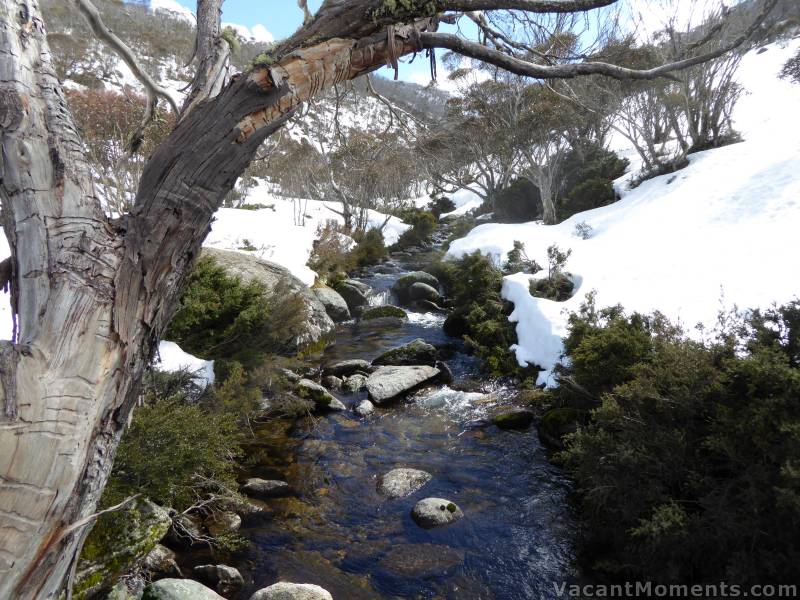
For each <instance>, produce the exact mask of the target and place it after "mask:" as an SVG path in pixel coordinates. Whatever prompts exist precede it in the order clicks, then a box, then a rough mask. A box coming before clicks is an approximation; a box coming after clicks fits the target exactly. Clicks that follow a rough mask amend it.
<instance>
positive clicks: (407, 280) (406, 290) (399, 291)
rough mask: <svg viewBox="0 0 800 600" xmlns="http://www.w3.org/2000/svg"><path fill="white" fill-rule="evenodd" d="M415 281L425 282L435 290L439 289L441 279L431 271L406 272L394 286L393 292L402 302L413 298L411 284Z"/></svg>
mask: <svg viewBox="0 0 800 600" xmlns="http://www.w3.org/2000/svg"><path fill="white" fill-rule="evenodd" d="M415 283H424V284H425V285H429V286H431V287H432V288H433V289H435V290H438V289H439V280H438V279H436V277H434V276H433V275H431V274H430V273H426V272H425V271H412V272H410V273H406V274H405V275H403V276H402V277H401V278H400V279H398V280H397V281H396V282H395V284H394V285H393V286H392V293H393V294H394V295H395V296H397V299H398V300H399V301H400V303H401V304H402V303H405V302H408V301H409V300H411V293H410V292H411V286H412V285H414V284H415Z"/></svg>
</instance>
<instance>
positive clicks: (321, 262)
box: [308, 220, 356, 285]
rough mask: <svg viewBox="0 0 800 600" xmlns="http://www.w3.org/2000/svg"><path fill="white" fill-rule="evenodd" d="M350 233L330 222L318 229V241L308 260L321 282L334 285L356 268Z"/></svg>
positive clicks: (336, 223)
mask: <svg viewBox="0 0 800 600" xmlns="http://www.w3.org/2000/svg"><path fill="white" fill-rule="evenodd" d="M351 245H352V241H351V238H350V231H349V230H347V229H345V228H344V227H343V226H341V225H339V223H338V222H336V221H333V220H329V221H326V222H325V224H324V225H323V224H320V225H319V226H318V227H317V239H316V240H315V241H314V248H313V250H312V251H311V256H310V257H309V259H308V266H309V268H310V269H311V270H312V271H315V272H316V273H317V275H318V276H319V278H320V280H321V281H322V282H323V283H326V284H329V285H330V284H332V283H334V282H335V281H337V280H341V279H343V278H344V277H345V276H346V274H347V273H349V272H350V271H352V270H353V269H354V268H355V267H356V261H355V259H354V256H353V254H352V253H351V250H350V247H351Z"/></svg>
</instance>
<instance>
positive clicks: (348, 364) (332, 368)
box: [322, 359, 372, 377]
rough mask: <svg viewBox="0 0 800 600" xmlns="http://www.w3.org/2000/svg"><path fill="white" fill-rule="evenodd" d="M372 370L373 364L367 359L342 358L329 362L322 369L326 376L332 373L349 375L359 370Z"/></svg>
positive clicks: (342, 375) (341, 375) (336, 375)
mask: <svg viewBox="0 0 800 600" xmlns="http://www.w3.org/2000/svg"><path fill="white" fill-rule="evenodd" d="M371 370H372V365H370V364H369V363H368V362H367V361H366V360H361V359H353V360H341V361H339V362H335V363H332V364H329V365H327V366H326V367H325V368H324V369H322V374H323V375H325V376H328V375H331V376H333V377H349V376H350V375H352V374H354V373H357V372H358V371H364V372H369V371H371Z"/></svg>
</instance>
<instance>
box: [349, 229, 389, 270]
mask: <svg viewBox="0 0 800 600" xmlns="http://www.w3.org/2000/svg"><path fill="white" fill-rule="evenodd" d="M356 242H357V244H356V247H355V248H353V251H352V258H353V260H354V262H355V264H356V265H357V266H359V267H369V266H372V265H377V264H378V263H380V262H381V261H382V260H383V259H384V258H386V255H387V254H388V252H387V250H386V245H385V244H384V241H383V233H382V232H381V230H380V229H376V228H373V229H368V230H367V231H365V232H364V233H362V234H360V235H357V236H356Z"/></svg>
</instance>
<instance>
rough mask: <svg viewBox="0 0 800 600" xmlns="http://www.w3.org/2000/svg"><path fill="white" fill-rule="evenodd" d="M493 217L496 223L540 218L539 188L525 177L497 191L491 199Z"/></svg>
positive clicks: (521, 221)
mask: <svg viewBox="0 0 800 600" xmlns="http://www.w3.org/2000/svg"><path fill="white" fill-rule="evenodd" d="M493 200H494V201H493V209H492V210H493V212H494V219H495V221H497V222H498V223H525V222H527V221H535V220H536V219H541V218H542V198H541V194H540V193H539V188H537V187H536V186H535V185H533V184H532V183H531V182H530V181H528V180H527V179H525V178H520V179H515V180H514V181H513V182H512V183H511V185H509V186H508V187H506V188H504V189H503V190H500V191H499V192H497V194H496V195H495V197H494V199H493Z"/></svg>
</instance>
